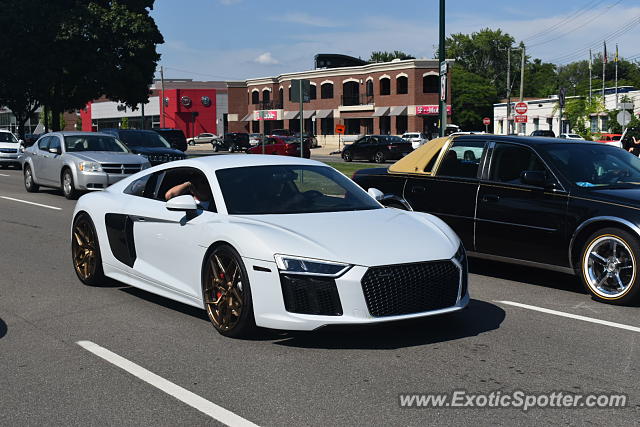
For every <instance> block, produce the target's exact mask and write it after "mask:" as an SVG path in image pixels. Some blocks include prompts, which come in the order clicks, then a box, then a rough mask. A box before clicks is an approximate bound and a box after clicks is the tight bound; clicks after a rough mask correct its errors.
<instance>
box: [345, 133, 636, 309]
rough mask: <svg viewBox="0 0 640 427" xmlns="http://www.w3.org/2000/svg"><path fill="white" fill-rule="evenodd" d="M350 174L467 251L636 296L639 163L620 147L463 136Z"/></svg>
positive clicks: (608, 297)
mask: <svg viewBox="0 0 640 427" xmlns="http://www.w3.org/2000/svg"><path fill="white" fill-rule="evenodd" d="M354 180H355V181H356V182H357V183H358V184H359V185H360V186H362V187H363V188H365V189H370V188H375V189H378V190H379V191H372V193H375V194H378V198H379V199H380V200H381V202H383V203H384V204H387V205H391V206H394V207H398V208H405V209H413V210H416V211H422V212H428V213H431V214H434V215H436V216H438V217H440V218H441V219H442V220H443V221H445V222H446V223H447V224H449V225H450V226H451V227H452V228H453V229H454V230H455V231H456V232H457V233H458V235H459V236H460V238H461V239H462V241H463V243H464V245H465V247H466V248H467V250H468V253H469V255H470V256H476V257H479V258H486V259H494V260H498V261H507V262H513V263H518V264H522V265H529V266H534V267H542V268H548V269H553V270H558V271H563V272H568V273H572V274H576V275H577V276H578V277H579V278H580V279H581V281H582V283H583V284H584V286H585V288H586V289H587V291H589V292H590V293H591V294H592V295H593V297H594V298H595V299H597V300H599V301H603V302H610V303H617V304H628V303H634V302H638V301H640V283H638V282H639V281H640V278H639V277H638V273H639V269H638V266H639V264H638V263H640V159H639V158H638V157H635V156H633V155H631V154H629V153H628V152H626V151H624V150H620V149H619V148H616V147H612V146H608V145H606V144H598V143H587V142H585V143H580V144H576V143H571V142H562V141H559V140H558V139H551V138H540V137H509V136H496V135H464V136H458V137H453V138H440V139H436V140H433V141H430V142H429V143H428V144H426V145H424V146H423V147H421V148H419V149H417V150H416V151H414V152H413V153H412V154H410V155H408V156H407V157H405V158H404V159H402V160H400V161H399V162H397V163H395V164H394V165H392V166H391V167H390V168H389V169H365V170H360V171H358V172H356V173H355V174H354ZM425 244H429V242H425Z"/></svg>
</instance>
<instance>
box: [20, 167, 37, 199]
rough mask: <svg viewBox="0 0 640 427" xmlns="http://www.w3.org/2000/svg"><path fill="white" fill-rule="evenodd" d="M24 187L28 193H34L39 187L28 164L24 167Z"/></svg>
mask: <svg viewBox="0 0 640 427" xmlns="http://www.w3.org/2000/svg"><path fill="white" fill-rule="evenodd" d="M24 188H25V189H26V190H27V192H28V193H36V192H37V191H38V190H39V189H40V186H39V185H38V184H36V183H35V181H34V180H33V172H32V171H31V166H29V165H26V166H25V167H24Z"/></svg>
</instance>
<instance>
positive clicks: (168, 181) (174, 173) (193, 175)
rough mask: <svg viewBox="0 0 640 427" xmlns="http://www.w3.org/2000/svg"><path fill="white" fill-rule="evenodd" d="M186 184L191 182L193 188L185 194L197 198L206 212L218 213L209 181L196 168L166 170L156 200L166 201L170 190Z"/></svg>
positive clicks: (155, 196)
mask: <svg viewBox="0 0 640 427" xmlns="http://www.w3.org/2000/svg"><path fill="white" fill-rule="evenodd" d="M186 182H190V183H191V186H190V189H189V190H188V192H187V193H185V194H191V195H192V196H193V197H195V198H196V200H197V201H198V203H199V204H200V206H201V207H202V208H203V209H204V210H207V211H211V212H217V211H216V205H215V201H214V200H213V194H212V191H211V185H210V183H209V180H208V179H207V177H206V176H205V174H204V173H203V172H202V171H201V170H199V169H196V168H173V169H168V170H166V171H165V173H164V175H163V177H162V178H161V182H160V185H159V186H158V190H157V191H156V192H155V195H154V198H155V199H157V200H160V201H166V198H165V196H166V194H167V192H168V191H169V190H171V189H173V188H174V187H175V186H178V185H181V184H184V183H186Z"/></svg>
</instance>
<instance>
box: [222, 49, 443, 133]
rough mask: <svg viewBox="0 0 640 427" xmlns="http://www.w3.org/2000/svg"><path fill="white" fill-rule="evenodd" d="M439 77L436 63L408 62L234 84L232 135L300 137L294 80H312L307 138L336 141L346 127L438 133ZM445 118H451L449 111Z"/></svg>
mask: <svg viewBox="0 0 640 427" xmlns="http://www.w3.org/2000/svg"><path fill="white" fill-rule="evenodd" d="M438 74H439V67H438V61H437V60H436V59H408V60H394V61H391V62H384V63H374V64H365V65H360V66H352V67H340V68H320V69H315V70H310V71H303V72H297V73H287V74H282V75H279V76H275V77H266V78H256V79H248V80H244V81H230V82H227V88H228V96H229V116H228V121H229V130H230V131H232V132H255V133H265V134H268V133H270V131H271V130H273V129H290V130H293V131H298V130H299V128H300V115H299V114H300V113H299V104H298V103H297V102H292V101H291V93H290V91H291V89H290V88H291V80H293V79H308V80H310V82H311V93H310V98H311V100H310V102H309V103H305V104H304V110H303V118H304V122H305V124H304V127H305V131H306V132H309V131H311V133H313V134H316V135H333V134H334V131H335V126H336V125H337V124H343V125H345V128H346V133H347V134H351V135H355V134H372V133H381V134H396V135H398V134H402V133H404V132H407V131H416V132H420V131H424V132H425V133H428V134H433V133H437V130H438V110H439V109H438V88H439V84H440V83H439V76H438ZM448 81H451V79H450V76H449V79H448ZM450 98H451V88H450V87H449V88H448V96H447V99H450ZM447 112H448V115H451V108H450V106H448V107H447Z"/></svg>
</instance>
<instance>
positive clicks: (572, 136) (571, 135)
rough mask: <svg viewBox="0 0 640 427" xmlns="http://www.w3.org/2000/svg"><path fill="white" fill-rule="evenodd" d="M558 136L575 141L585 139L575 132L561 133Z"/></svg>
mask: <svg viewBox="0 0 640 427" xmlns="http://www.w3.org/2000/svg"><path fill="white" fill-rule="evenodd" d="M558 138H562V139H574V140H576V141H584V140H585V139H584V138H583V137H581V136H580V135H578V134H577V133H561V134H560V135H558Z"/></svg>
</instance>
